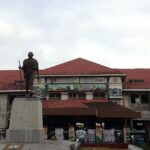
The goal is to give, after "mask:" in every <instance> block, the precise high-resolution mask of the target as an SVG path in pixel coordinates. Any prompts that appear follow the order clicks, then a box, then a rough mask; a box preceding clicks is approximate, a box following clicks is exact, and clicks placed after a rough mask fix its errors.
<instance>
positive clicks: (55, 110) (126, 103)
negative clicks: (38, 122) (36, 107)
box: [0, 58, 150, 133]
mask: <svg viewBox="0 0 150 150" xmlns="http://www.w3.org/2000/svg"><path fill="white" fill-rule="evenodd" d="M149 75H150V69H113V68H108V67H106V66H102V65H100V64H97V63H94V62H91V61H88V60H85V59H82V58H77V59H74V60H71V61H68V62H65V63H62V64H59V65H56V66H54V67H50V68H48V69H44V70H41V71H40V79H39V80H38V79H37V78H35V82H34V89H35V91H36V92H37V93H38V94H39V95H40V96H41V99H42V103H43V123H44V126H45V127H46V128H47V130H48V133H50V132H52V131H55V129H56V128H57V129H60V128H61V129H63V130H64V131H69V129H70V128H72V127H73V128H76V124H77V123H83V124H84V126H85V127H86V128H88V129H94V128H96V124H100V126H101V127H102V128H105V129H116V130H117V129H118V130H123V129H124V128H125V127H126V128H130V129H136V130H142V131H144V130H146V129H147V128H149V127H150V76H149ZM22 76H23V75H22V74H20V72H19V71H17V70H16V71H15V70H12V71H8V70H6V71H0V128H1V129H7V128H8V126H9V118H10V111H11V105H12V102H13V100H14V98H15V97H23V96H25V89H24V80H23V78H22Z"/></svg>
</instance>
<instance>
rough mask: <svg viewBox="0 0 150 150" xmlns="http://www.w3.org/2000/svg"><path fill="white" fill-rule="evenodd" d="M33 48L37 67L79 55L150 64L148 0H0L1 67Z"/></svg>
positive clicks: (110, 62)
mask: <svg viewBox="0 0 150 150" xmlns="http://www.w3.org/2000/svg"><path fill="white" fill-rule="evenodd" d="M29 51H33V52H34V55H35V58H36V59H37V60H38V61H39V66H40V69H44V68H48V67H51V66H54V65H57V64H60V63H63V62H66V61H69V60H72V59H75V58H78V57H82V58H85V59H88V60H90V61H94V62H97V63H99V64H102V65H105V66H108V67H112V68H150V1H149V0H0V69H6V70H8V69H17V68H18V60H21V62H22V61H23V59H25V58H27V53H28V52H29Z"/></svg>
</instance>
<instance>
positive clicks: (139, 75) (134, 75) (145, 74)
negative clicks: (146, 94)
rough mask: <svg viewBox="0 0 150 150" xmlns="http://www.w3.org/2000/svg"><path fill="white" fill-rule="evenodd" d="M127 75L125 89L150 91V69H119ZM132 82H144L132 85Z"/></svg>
mask: <svg viewBox="0 0 150 150" xmlns="http://www.w3.org/2000/svg"><path fill="white" fill-rule="evenodd" d="M119 70H120V71H122V72H123V73H125V74H127V77H126V79H125V82H124V83H123V89H150V69H119ZM130 80H143V82H141V83H133V82H132V83H131V82H130Z"/></svg>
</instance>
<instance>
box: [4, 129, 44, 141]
mask: <svg viewBox="0 0 150 150" xmlns="http://www.w3.org/2000/svg"><path fill="white" fill-rule="evenodd" d="M6 137H7V142H8V143H39V142H41V141H43V129H41V130H7V136H6Z"/></svg>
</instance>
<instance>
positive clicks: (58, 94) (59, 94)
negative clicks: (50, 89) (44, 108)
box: [49, 93, 61, 99]
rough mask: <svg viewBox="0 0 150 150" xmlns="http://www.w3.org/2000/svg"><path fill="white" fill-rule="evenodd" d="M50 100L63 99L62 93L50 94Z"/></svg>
mask: <svg viewBox="0 0 150 150" xmlns="http://www.w3.org/2000/svg"><path fill="white" fill-rule="evenodd" d="M49 98H50V99H61V93H50V94H49Z"/></svg>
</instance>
